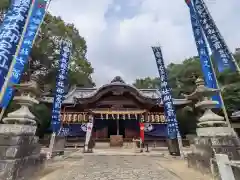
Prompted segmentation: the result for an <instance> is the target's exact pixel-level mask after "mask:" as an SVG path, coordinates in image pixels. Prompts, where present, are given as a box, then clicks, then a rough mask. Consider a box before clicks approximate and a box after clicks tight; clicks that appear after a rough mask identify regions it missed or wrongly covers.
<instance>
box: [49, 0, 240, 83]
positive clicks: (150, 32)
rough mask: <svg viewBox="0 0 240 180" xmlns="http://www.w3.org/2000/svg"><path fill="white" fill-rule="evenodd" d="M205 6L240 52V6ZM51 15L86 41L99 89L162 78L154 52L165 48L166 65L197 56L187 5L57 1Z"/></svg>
mask: <svg viewBox="0 0 240 180" xmlns="http://www.w3.org/2000/svg"><path fill="white" fill-rule="evenodd" d="M205 2H206V4H207V6H208V8H209V10H210V12H211V15H212V17H213V19H214V20H215V22H216V24H217V26H218V28H219V30H220V32H221V34H222V36H223V37H224V39H225V41H226V42H227V45H228V46H229V48H230V49H231V50H232V51H234V50H235V48H237V47H240V20H239V18H240V11H239V8H240V1H239V0H205ZM49 11H50V12H51V13H52V14H53V15H55V16H61V18H62V19H63V20H64V21H66V22H68V23H74V24H75V26H76V28H77V29H78V30H79V33H80V35H81V36H83V37H84V38H85V40H86V42H87V46H88V51H87V59H88V60H89V62H90V63H91V64H92V66H93V68H94V74H93V80H94V82H96V84H97V86H100V85H103V84H105V83H109V82H110V81H111V80H112V79H113V78H114V77H115V76H121V77H122V78H123V79H124V80H125V81H126V82H128V83H132V82H134V80H135V79H136V78H144V77H148V76H150V77H157V76H158V72H157V66H156V62H155V59H154V56H153V53H152V50H151V46H161V47H162V51H163V56H164V60H165V63H166V64H169V63H179V62H181V61H183V60H184V59H186V58H189V57H192V56H195V55H197V50H196V45H195V42H194V38H193V33H192V29H191V24H190V17H189V10H188V7H187V6H186V4H185V2H184V0H174V1H173V0H53V1H52V3H51V5H50V8H49Z"/></svg>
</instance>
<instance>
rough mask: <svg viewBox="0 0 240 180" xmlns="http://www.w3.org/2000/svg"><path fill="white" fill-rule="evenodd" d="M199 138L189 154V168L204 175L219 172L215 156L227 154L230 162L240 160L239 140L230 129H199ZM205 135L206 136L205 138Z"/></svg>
mask: <svg viewBox="0 0 240 180" xmlns="http://www.w3.org/2000/svg"><path fill="white" fill-rule="evenodd" d="M197 133H198V135H201V136H199V137H196V138H195V140H194V145H193V147H192V153H190V154H188V156H187V160H188V166H189V167H193V168H196V169H198V170H200V171H201V172H202V173H204V174H205V173H212V172H211V171H213V172H217V169H218V168H217V165H216V163H215V161H213V159H214V157H215V154H218V153H220V154H227V155H228V156H229V159H230V160H240V153H239V151H238V149H239V148H240V144H239V139H238V137H236V136H235V134H234V132H233V130H232V129H231V128H229V127H209V128H208V127H207V128H199V129H197ZM203 135H204V136H203Z"/></svg>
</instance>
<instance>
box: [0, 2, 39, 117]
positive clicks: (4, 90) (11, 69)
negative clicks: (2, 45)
mask: <svg viewBox="0 0 240 180" xmlns="http://www.w3.org/2000/svg"><path fill="white" fill-rule="evenodd" d="M34 2H35V0H33V1H32V4H31V7H30V9H29V12H28V16H27V19H26V22H25V25H24V28H23V32H22V36H21V38H20V41H19V43H18V47H17V50H16V52H15V54H14V56H13V60H12V63H11V65H10V67H9V70H8V74H7V77H6V79H5V81H4V84H3V86H2V89H1V93H0V103H2V100H3V97H4V94H5V92H6V90H7V87H8V85H9V81H10V78H11V75H12V71H13V67H14V65H15V64H16V57H17V55H18V53H19V51H20V48H21V44H22V43H23V39H24V34H25V33H26V31H27V26H28V24H29V20H30V17H31V14H32V11H33V7H34ZM1 119H2V117H1ZM1 119H0V120H1Z"/></svg>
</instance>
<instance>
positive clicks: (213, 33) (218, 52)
mask: <svg viewBox="0 0 240 180" xmlns="http://www.w3.org/2000/svg"><path fill="white" fill-rule="evenodd" d="M192 2H193V7H194V9H195V10H196V14H197V17H198V19H199V22H200V24H201V27H202V29H203V31H204V33H205V35H206V38H207V40H208V43H209V45H210V48H211V50H212V52H213V56H214V61H215V63H216V64H217V67H218V71H219V72H223V71H224V70H226V69H231V70H232V71H236V70H237V66H236V64H235V63H236V61H235V59H234V57H233V56H232V53H231V52H230V50H229V49H228V47H227V45H226V43H225V42H224V40H223V38H222V36H221V34H220V32H219V30H218V28H217V26H216V24H215V22H214V20H213V19H212V17H211V15H210V13H209V11H208V8H207V6H206V4H205V3H204V1H203V0H193V1H192Z"/></svg>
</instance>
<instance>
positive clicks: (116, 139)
mask: <svg viewBox="0 0 240 180" xmlns="http://www.w3.org/2000/svg"><path fill="white" fill-rule="evenodd" d="M122 146H123V136H122V135H111V136H110V147H122Z"/></svg>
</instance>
